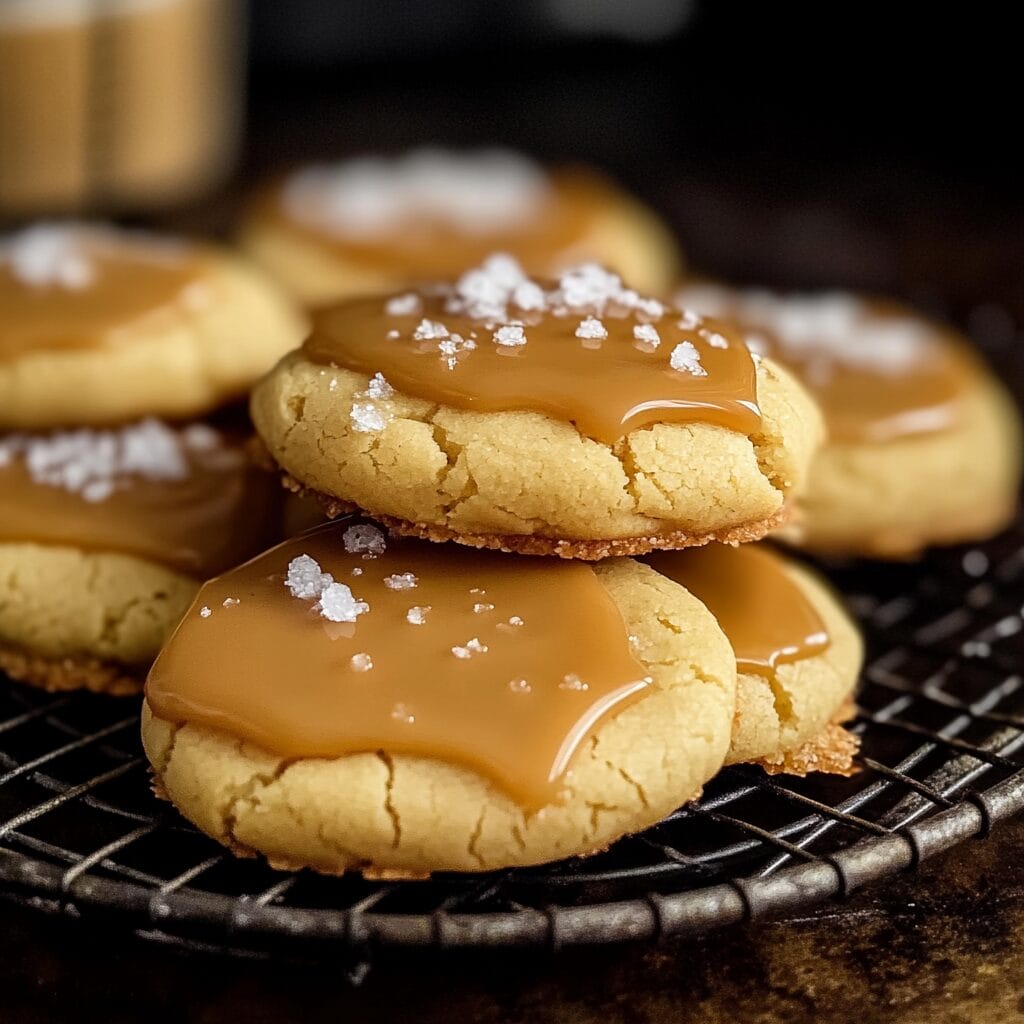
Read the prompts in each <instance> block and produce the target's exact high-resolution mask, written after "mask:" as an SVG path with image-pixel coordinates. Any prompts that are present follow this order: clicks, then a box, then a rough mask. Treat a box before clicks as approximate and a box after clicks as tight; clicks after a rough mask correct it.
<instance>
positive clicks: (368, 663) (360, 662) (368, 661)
mask: <svg viewBox="0 0 1024 1024" xmlns="http://www.w3.org/2000/svg"><path fill="white" fill-rule="evenodd" d="M348 663H349V664H350V665H351V666H352V671H353V672H369V671H370V669H371V668H373V658H371V657H370V656H369V655H368V654H367V653H366V652H365V651H360V652H359V653H358V654H353V655H352V657H351V658H349V662H348Z"/></svg>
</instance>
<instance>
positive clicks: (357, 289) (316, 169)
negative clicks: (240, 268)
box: [240, 149, 680, 306]
mask: <svg viewBox="0 0 1024 1024" xmlns="http://www.w3.org/2000/svg"><path fill="white" fill-rule="evenodd" d="M240 241H241V245H242V247H243V248H244V249H245V250H246V251H247V252H248V253H249V254H250V255H251V256H252V257H253V258H254V259H255V260H257V261H258V262H259V263H261V264H262V265H263V266H264V267H266V269H267V270H268V271H270V273H272V274H273V275H274V276H275V277H276V278H277V279H278V280H279V281H280V282H281V283H282V284H284V285H285V286H287V288H288V289H289V290H290V291H291V292H292V294H294V295H295V296H296V297H297V298H299V299H300V300H301V301H303V302H304V303H306V304H307V305H310V306H317V305H324V304H327V303H329V302H337V301H338V300H340V299H344V298H349V297H351V296H356V295H365V294H370V293H372V292H386V291H391V290H394V289H396V288H402V287H405V286H408V285H410V284H415V283H417V282H421V281H425V280H435V279H437V278H443V277H451V276H454V275H456V274H458V273H460V272H461V271H462V270H463V269H464V268H465V267H467V266H472V265H473V264H474V263H477V262H479V261H480V260H482V259H483V258H484V257H485V256H486V255H487V254H488V253H490V252H493V251H495V250H501V251H504V252H509V253H511V254H512V255H514V256H515V257H516V258H517V259H519V260H520V261H521V262H522V264H523V266H524V267H526V269H527V270H529V271H530V272H532V273H536V274H548V275H550V274H554V273H556V272H557V271H559V270H561V269H562V268H563V267H565V266H567V265H568V264H570V263H573V262H578V261H579V260H581V259H594V260H598V261H601V262H603V263H606V264H607V265H608V266H610V267H613V268H614V269H616V270H617V271H618V272H619V273H621V274H622V276H623V277H625V278H626V279H627V280H629V281H631V282H633V283H634V284H635V285H636V286H637V287H638V288H642V289H644V290H647V291H652V292H664V291H666V290H667V289H668V288H669V287H670V286H671V284H672V282H673V280H674V278H673V277H672V274H673V273H674V272H676V271H677V270H678V268H679V266H680V256H679V251H678V249H677V248H676V245H675V243H674V241H673V239H672V237H671V235H670V234H669V232H668V230H667V229H666V228H665V227H664V225H662V223H661V222H660V221H659V220H658V219H657V217H656V216H655V215H654V214H653V213H652V212H651V211H650V210H648V209H647V208H646V207H644V206H642V205H641V204H640V203H639V202H637V201H636V200H635V199H633V198H632V197H631V196H629V195H628V194H626V193H625V192H623V191H622V190H621V189H620V188H618V187H617V186H616V185H614V184H613V183H612V182H610V181H609V180H608V179H606V178H604V177H603V176H601V175H599V174H598V173H597V172H595V171H592V170H584V169H579V168H577V169H569V168H566V169H562V170H552V171H547V170H545V169H544V168H542V167H540V166H538V165H537V164H535V163H534V162H533V161H531V160H529V159H527V158H526V157H524V156H521V155H519V154H517V153H512V152H508V151H504V150H485V151H479V152H464V153H456V152H446V151H444V150H436V149H424V150H415V151H413V152H410V153H408V154H406V155H404V156H400V157H396V158H392V159H386V158H362V159H354V160H348V161H344V162H341V163H338V164H333V165H318V166H312V167H306V168H303V169H301V170H298V171H296V172H294V173H293V174H291V175H290V176H288V177H287V178H285V179H284V180H283V181H280V182H278V183H276V184H274V185H273V186H271V187H269V188H267V189H266V190H264V191H263V192H262V193H261V194H260V195H259V197H258V198H257V200H256V201H255V202H254V203H253V205H252V207H251V209H250V211H249V215H248V216H247V218H246V220H245V221H244V223H243V225H242V229H241V236H240Z"/></svg>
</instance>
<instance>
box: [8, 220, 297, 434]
mask: <svg viewBox="0 0 1024 1024" xmlns="http://www.w3.org/2000/svg"><path fill="white" fill-rule="evenodd" d="M305 326H306V324H305V320H304V317H303V316H302V315H301V314H300V313H299V312H298V311H297V310H296V309H295V308H294V307H293V306H292V304H291V302H290V301H288V300H287V299H285V298H284V297H283V296H282V295H281V294H280V293H279V292H278V290H277V288H276V286H275V285H274V284H273V283H272V282H270V281H269V280H267V279H266V278H265V277H264V275H263V274H262V272H260V271H258V270H255V269H253V268H251V267H249V266H247V265H246V264H244V263H243V262H242V261H241V260H239V259H238V258H237V257H235V256H232V255H230V254H229V253H227V252H226V251H223V250H219V249H215V248H213V247H211V246H206V245H197V244H192V243H189V242H185V241H183V240H179V239H171V238H166V237H160V236H154V235H148V234H144V233H141V232H133V231H124V230H120V229H117V228H114V227H112V226H109V225H101V224H71V223H65V224H40V225H36V226H34V227H30V228H27V229H25V230H24V231H21V232H20V233H18V234H14V235H10V236H7V237H5V238H0V429H5V430H38V429H49V428H52V427H55V426H94V425H106V424H113V423H119V422H124V421H127V420H131V419H135V418H137V417H140V416H149V415H160V416H167V417H174V418H186V417H192V416H195V415H201V414H204V413H206V412H208V411H209V410H211V409H213V408H214V407H215V406H217V405H219V404H221V403H223V402H225V401H227V400H228V399H231V398H235V397H238V396H240V395H242V394H244V392H245V391H247V390H248V388H249V386H250V385H251V384H252V382H253V380H255V379H256V377H258V376H259V375H260V374H261V373H263V372H264V371H265V370H267V369H268V368H269V367H270V366H271V365H272V364H273V363H274V361H275V360H276V359H278V358H279V357H280V356H281V355H282V354H283V353H285V352H287V351H288V350H289V349H290V348H292V347H294V346H295V345H296V344H298V342H299V341H300V340H301V339H302V336H303V333H304V331H305Z"/></svg>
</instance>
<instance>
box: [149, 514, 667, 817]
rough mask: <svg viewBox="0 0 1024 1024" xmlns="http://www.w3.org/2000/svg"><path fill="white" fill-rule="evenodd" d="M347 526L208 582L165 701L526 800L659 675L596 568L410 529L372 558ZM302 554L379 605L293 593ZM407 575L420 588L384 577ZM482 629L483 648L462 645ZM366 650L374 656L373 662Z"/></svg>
mask: <svg viewBox="0 0 1024 1024" xmlns="http://www.w3.org/2000/svg"><path fill="white" fill-rule="evenodd" d="M350 525H352V522H351V520H342V521H339V522H335V523H331V524H327V525H325V526H322V527H319V528H316V529H314V530H312V531H309V532H308V533H306V534H303V535H302V536H300V537H296V538H292V539H291V540H289V541H287V542H285V543H284V544H282V545H280V546H278V547H276V548H273V549H272V550H270V551H268V552H266V553H264V554H262V555H260V556H258V557H257V558H255V559H253V561H251V562H249V563H248V564H246V565H244V566H242V567H241V568H238V569H235V570H233V571H232V572H229V573H227V574H226V575H224V576H222V577H220V578H219V579H216V580H213V581H211V582H209V583H207V584H206V585H205V586H204V587H203V589H202V591H201V592H200V594H199V596H198V597H197V598H196V601H195V604H194V605H193V607H192V608H191V609H190V610H189V612H188V613H187V614H186V615H185V618H184V619H183V621H182V622H181V624H180V625H179V627H178V629H177V631H176V632H175V633H174V635H173V637H172V638H171V640H170V641H169V643H168V644H167V646H166V647H165V648H164V650H163V651H162V652H161V654H160V656H159V657H158V658H157V661H156V663H155V664H154V665H153V668H152V670H151V672H150V675H149V680H148V682H147V685H146V696H147V699H148V701H149V703H150V706H151V707H152V709H153V711H154V713H155V714H156V715H157V716H159V717H160V718H164V719H167V720H169V721H173V722H190V723H195V724H198V725H203V726H207V727H210V728H214V729H219V730H222V731H224V732H227V733H229V734H231V735H232V736H235V737H238V738H241V739H243V740H246V741H251V742H252V743H255V744H258V745H259V746H261V747H263V748H265V749H267V750H270V751H273V752H274V753H276V754H278V755H280V756H282V757H290V758H314V757H324V758H334V757H343V756H345V755H349V754H355V753H363V752H371V753H372V752H375V751H381V752H384V753H386V754H387V755H389V756H394V755H409V756H413V757H419V758H426V759H430V760H436V761H442V762H446V763H450V764H456V765H460V766H463V767H466V768H469V769H471V770H473V771H475V772H477V773H479V774H481V775H482V776H484V777H486V778H488V779H490V780H491V781H492V782H493V783H494V784H495V785H496V786H498V787H499V788H500V789H502V790H504V791H505V792H506V793H507V794H508V795H509V796H511V797H512V798H513V799H514V800H515V801H516V802H518V803H519V804H520V806H522V807H524V808H525V809H527V810H529V811H534V810H538V809H540V808H542V807H544V806H546V805H548V804H550V803H552V802H553V801H556V800H557V799H558V796H559V792H560V790H561V788H562V786H563V784H564V783H565V781H566V778H567V776H568V775H569V773H570V772H571V765H572V760H573V757H574V755H575V753H576V752H577V751H578V750H579V749H580V748H581V746H582V745H583V744H584V743H585V742H586V740H587V739H588V737H590V736H591V735H593V733H594V732H595V730H597V729H598V728H600V726H601V725H602V724H604V723H605V722H606V720H607V719H608V718H609V717H610V716H611V715H612V714H614V713H617V712H618V711H620V710H621V709H622V708H624V707H626V706H627V705H628V704H630V703H631V702H632V701H634V700H637V699H638V698H639V697H641V696H642V694H643V693H644V691H645V690H647V688H648V687H649V686H650V685H651V683H650V680H649V679H648V678H647V677H646V670H645V669H644V667H643V666H642V665H641V664H640V663H639V662H638V661H636V659H635V658H634V657H633V655H632V653H631V650H630V644H629V638H628V636H627V633H626V627H625V624H624V622H623V619H622V616H621V614H620V612H619V610H618V608H617V607H616V606H615V604H614V603H613V601H612V599H611V597H610V596H609V594H608V592H607V591H606V590H605V588H604V587H603V585H602V584H601V583H600V581H599V579H598V578H597V576H596V575H595V573H594V571H593V570H592V569H591V568H590V567H589V566H587V565H584V564H582V563H574V562H563V561H560V560H556V559H541V558H525V557H518V556H510V555H504V554H491V553H483V552H475V551H473V552H470V551H464V550H461V549H460V550H453V549H452V548H451V547H447V546H446V547H443V548H442V547H439V546H437V545H432V544H428V543H424V542H419V541H408V540H406V541H397V540H390V541H388V546H387V550H386V551H385V552H384V553H383V554H381V555H379V556H378V557H366V556H364V555H362V554H358V553H348V552H346V550H345V547H344V544H343V534H344V532H345V530H346V528H347V527H348V526H350ZM301 554H308V555H309V556H311V557H312V558H314V559H316V561H317V562H318V563H319V564H320V567H321V569H322V570H323V571H324V572H329V573H331V574H332V575H333V577H334V579H335V580H336V581H337V582H339V583H345V584H347V585H348V586H350V587H351V589H352V593H353V595H354V596H355V597H356V598H357V599H358V600H361V601H365V602H367V603H368V604H369V611H367V612H365V613H363V614H362V615H360V616H359V617H358V619H357V620H356V621H355V622H354V623H335V622H330V621H327V620H326V619H324V618H323V617H322V616H321V615H320V614H319V612H318V611H317V610H316V608H315V602H314V600H312V599H310V600H303V599H300V598H297V597H294V596H293V595H292V594H291V592H290V591H289V590H288V588H287V587H286V586H285V583H284V579H285V576H286V573H287V569H288V565H289V562H290V561H291V560H292V559H293V558H295V557H297V556H298V555H301ZM357 569H361V570H362V573H361V574H360V575H353V570H357ZM404 573H413V574H414V575H415V576H416V577H417V578H418V585H417V586H416V587H414V588H411V589H401V590H396V589H391V588H389V587H388V586H387V585H385V583H384V579H385V578H386V577H388V576H392V575H397V574H404ZM225 602H227V604H226V605H225ZM233 602H237V603H233ZM490 606H493V607H490ZM413 607H418V608H426V609H429V610H427V611H425V612H424V613H423V615H424V618H425V621H424V622H423V624H422V625H415V624H413V623H411V622H409V621H408V619H407V613H408V611H409V609H410V608H413ZM203 608H208V609H210V611H209V614H207V615H204V614H203V613H202V609H203ZM474 608H476V610H474ZM516 616H518V617H519V618H520V619H521V620H522V623H521V624H519V625H516V624H513V623H510V622H509V620H510V619H514V617H516ZM474 638H475V639H476V640H478V641H479V643H480V644H483V645H485V646H486V647H487V651H486V652H481V653H474V654H472V655H471V656H469V657H464V658H459V657H457V656H456V655H455V654H454V653H453V651H452V648H453V647H460V648H464V647H465V645H466V644H467V642H468V641H470V640H472V639H474ZM357 655H358V656H363V655H365V656H368V658H369V660H370V661H371V662H372V668H369V669H367V670H364V671H359V670H358V669H357V668H356V667H355V663H353V657H354V656H357ZM356 660H357V662H360V663H361V658H357V659H356ZM566 677H569V679H570V680H573V679H577V678H578V679H579V680H582V681H583V682H584V683H585V684H586V687H585V688H583V687H582V686H579V685H576V684H568V683H567V681H566Z"/></svg>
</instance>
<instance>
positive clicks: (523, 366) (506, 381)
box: [303, 296, 761, 444]
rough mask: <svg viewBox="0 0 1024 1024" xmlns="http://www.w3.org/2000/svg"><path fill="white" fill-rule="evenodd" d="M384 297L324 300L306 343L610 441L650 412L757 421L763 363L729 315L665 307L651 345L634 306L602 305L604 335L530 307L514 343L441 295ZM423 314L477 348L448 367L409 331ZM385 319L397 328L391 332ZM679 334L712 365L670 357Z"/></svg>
mask: <svg viewBox="0 0 1024 1024" xmlns="http://www.w3.org/2000/svg"><path fill="white" fill-rule="evenodd" d="M384 304H385V300H384V299H382V298H379V297H377V298H368V299H356V300H352V301H348V302H344V303H341V304H339V305H337V306H334V307H332V308H330V309H326V310H322V311H321V312H320V313H319V314H317V315H316V316H315V318H314V327H313V333H312V334H311V336H310V337H309V338H308V339H307V340H306V342H305V344H304V345H303V351H304V353H305V355H306V356H307V357H308V358H310V359H311V360H313V361H314V362H317V363H322V364H329V365H335V366H342V367H345V368H346V369H349V370H356V371H359V372H361V373H366V374H374V373H377V372H380V373H382V374H383V375H384V377H385V378H386V379H387V381H388V383H390V384H391V385H392V386H393V387H395V388H396V389H397V390H398V391H401V392H403V393H404V394H408V395H413V396H415V397H417V398H423V399H426V400H428V401H431V402H437V403H441V404H444V405H450V406H454V407H456V408H461V409H471V410H473V411H475V412H509V411H522V410H533V411H536V412H542V413H546V414H547V415H549V416H551V417H553V418H554V419H559V420H563V421H568V422H570V423H572V424H574V425H575V427H576V429H577V430H579V431H580V432H581V433H582V434H585V435H587V436H588V437H592V438H595V439H597V440H598V441H602V442H604V443H605V444H615V442H617V441H619V440H620V439H621V438H623V437H624V436H625V435H626V434H628V433H630V431H633V430H637V429H639V428H641V427H645V426H648V425H649V424H652V423H692V422H701V423H712V424H716V425H718V426H721V427H725V428H727V429H729V430H734V431H737V432H740V433H743V434H747V435H750V434H754V433H756V432H757V431H758V430H759V429H760V425H761V414H760V410H759V408H758V405H757V369H756V366H755V364H754V361H753V359H752V357H751V355H750V352H749V351H748V349H747V347H746V345H745V344H744V342H743V339H742V336H741V335H738V334H737V332H736V331H735V329H733V328H732V327H730V326H728V325H726V324H724V323H720V322H715V321H711V320H707V321H704V322H703V325H702V326H700V327H699V328H694V329H682V328H680V327H679V326H678V321H679V318H680V314H679V313H678V311H673V310H669V311H667V312H666V313H665V314H664V316H662V317H661V318H660V319H658V320H655V321H653V326H654V327H655V328H656V329H657V330H658V331H659V333H660V335H661V342H660V344H659V345H658V347H657V348H656V349H653V350H651V349H650V348H649V346H643V345H642V343H639V342H638V341H637V340H636V338H635V337H634V335H633V329H634V327H636V326H637V325H638V324H639V323H641V321H639V320H637V319H636V318H635V317H634V316H633V315H632V314H630V315H621V316H615V315H612V314H611V313H606V314H605V315H604V316H603V317H602V318H601V321H602V323H603V324H604V326H605V328H606V329H607V331H608V337H607V338H605V339H604V340H600V341H595V340H590V339H581V338H578V337H576V333H575V332H576V329H577V327H578V325H579V324H580V321H581V320H582V319H584V317H585V316H586V314H582V315H581V314H579V313H573V314H569V315H565V316H558V315H555V314H553V313H551V312H546V313H541V314H530V313H527V312H522V313H521V315H520V319H521V320H522V322H523V323H524V324H525V327H524V330H525V332H526V335H527V338H528V341H527V343H526V344H525V345H520V346H517V347H507V346H502V345H498V344H496V343H495V342H494V341H493V340H492V330H491V328H490V327H489V326H487V325H485V324H484V323H483V322H481V321H479V320H475V319H472V318H470V317H468V316H463V315H453V314H450V313H446V312H444V301H443V300H442V299H441V298H439V297H436V296H428V297H425V298H424V299H423V308H422V312H421V313H419V314H417V315H416V316H389V315H387V314H386V313H385V310H384ZM423 317H427V318H429V319H432V320H437V321H439V322H442V323H443V324H444V325H445V327H447V328H448V330H449V331H451V332H453V333H457V334H460V335H462V336H463V337H465V338H469V339H472V340H474V341H475V344H476V348H475V349H473V350H472V351H464V352H462V353H461V354H460V355H459V358H458V361H457V362H456V364H455V365H454V367H449V365H448V363H447V362H446V360H445V359H444V358H442V357H440V356H439V354H438V351H437V342H417V341H415V340H414V339H413V337H412V335H413V332H414V331H415V329H416V326H417V324H418V323H419V322H420V320H421V319H422V318H423ZM389 331H397V332H398V334H399V336H398V337H392V338H389V337H388V332H389ZM698 331H704V332H706V333H707V334H709V335H710V334H714V333H717V334H718V335H719V336H720V337H722V338H725V339H728V347H725V348H716V347H714V346H712V345H711V344H709V343H708V341H707V340H706V338H705V336H704V335H702V334H701V333H698ZM683 341H689V342H690V343H691V344H692V345H693V346H694V348H696V350H697V351H698V352H699V353H700V356H701V365H702V367H703V369H704V370H705V371H706V374H705V375H704V376H694V375H692V374H690V373H686V372H683V371H679V370H673V369H671V367H670V365H669V358H670V354H671V352H672V350H673V348H674V347H675V346H676V345H677V344H679V343H680V342H683Z"/></svg>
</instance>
